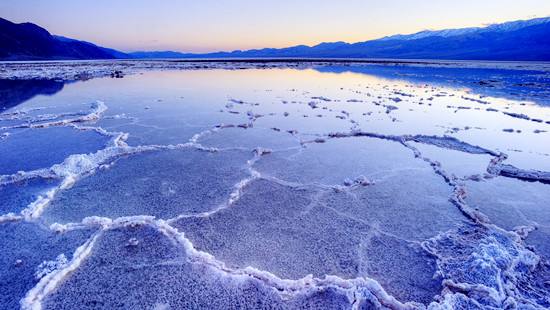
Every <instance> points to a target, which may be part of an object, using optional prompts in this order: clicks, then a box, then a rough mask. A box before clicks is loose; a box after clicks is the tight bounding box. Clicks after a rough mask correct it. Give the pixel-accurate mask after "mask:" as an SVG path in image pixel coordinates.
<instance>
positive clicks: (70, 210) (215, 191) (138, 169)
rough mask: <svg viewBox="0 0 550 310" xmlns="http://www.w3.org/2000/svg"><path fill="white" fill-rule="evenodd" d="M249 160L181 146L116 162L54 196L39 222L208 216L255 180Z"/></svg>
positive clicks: (244, 154)
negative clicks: (93, 217) (245, 185)
mask: <svg viewBox="0 0 550 310" xmlns="http://www.w3.org/2000/svg"><path fill="white" fill-rule="evenodd" d="M253 156H254V158H256V157H258V156H260V155H253V154H252V152H250V151H248V152H247V151H240V150H218V151H214V152H212V151H204V150H200V149H196V148H193V147H186V148H179V149H174V150H169V149H166V150H162V151H159V152H148V153H147V154H135V155H133V156H131V157H129V158H121V159H118V160H117V161H116V162H115V163H114V164H113V165H111V166H110V167H109V169H105V170H102V171H98V172H96V173H95V174H94V175H91V176H87V177H86V178H82V179H81V180H80V181H79V182H78V183H77V184H75V185H74V186H73V187H72V188H70V189H67V190H64V191H63V192H61V193H59V194H58V195H56V197H55V199H53V200H52V201H51V202H50V203H49V206H48V208H47V209H46V211H45V212H44V214H43V216H42V217H41V218H42V220H44V221H46V222H48V223H53V222H59V223H64V222H74V221H80V220H81V219H82V218H83V217H86V216H92V215H96V216H107V217H111V218H112V217H121V216H131V215H140V214H149V215H152V216H156V217H158V218H164V219H167V218H173V217H175V216H178V215H181V214H197V213H204V212H210V211H211V210H212V209H216V208H221V207H224V206H225V205H226V204H228V203H229V204H230V203H231V200H232V199H235V197H234V196H236V195H237V196H238V191H239V187H240V186H242V185H241V183H243V182H244V183H246V180H248V179H250V178H253V177H254V176H253V174H252V173H253V172H252V171H249V170H250V168H249V166H250V164H248V165H245V164H244V163H246V162H247V161H249V162H251V161H253V160H255V159H253V160H251V158H252V157H253ZM143 167H148V168H147V169H143ZM227 197H229V202H226V200H227Z"/></svg>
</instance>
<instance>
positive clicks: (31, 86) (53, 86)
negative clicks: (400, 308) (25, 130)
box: [0, 80, 64, 112]
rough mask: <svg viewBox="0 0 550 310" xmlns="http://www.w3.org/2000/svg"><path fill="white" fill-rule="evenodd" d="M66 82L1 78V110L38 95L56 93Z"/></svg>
mask: <svg viewBox="0 0 550 310" xmlns="http://www.w3.org/2000/svg"><path fill="white" fill-rule="evenodd" d="M63 86H64V83H63V82H59V81H53V80H0V112H2V111H5V110H7V109H10V108H13V107H15V106H18V105H20V104H21V103H23V102H25V101H27V100H30V99H32V98H33V97H35V96H37V95H48V96H51V95H54V94H56V93H58V92H59V91H61V90H62V89H63Z"/></svg>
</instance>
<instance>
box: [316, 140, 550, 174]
mask: <svg viewBox="0 0 550 310" xmlns="http://www.w3.org/2000/svg"><path fill="white" fill-rule="evenodd" d="M327 137H329V138H348V137H372V138H379V139H386V140H392V141H397V142H401V143H404V142H406V141H415V142H419V143H425V144H430V145H434V146H437V147H441V148H447V149H451V150H456V151H461V152H466V153H470V154H488V155H491V156H495V159H496V160H493V161H492V162H491V163H490V165H489V167H488V168H487V172H488V173H489V174H492V175H501V176H504V177H509V178H516V179H522V180H527V181H539V182H542V183H550V172H547V171H539V170H533V169H521V168H517V167H514V166H512V165H509V164H505V163H503V161H504V160H506V158H507V155H506V154H504V153H498V152H495V151H492V150H489V149H485V148H483V147H480V146H476V145H471V144H469V143H466V142H463V141H460V140H458V139H456V138H454V137H450V136H443V137H440V136H424V135H416V136H411V135H402V136H395V135H385V134H378V133H370V132H364V131H353V132H334V133H329V134H328V135H327Z"/></svg>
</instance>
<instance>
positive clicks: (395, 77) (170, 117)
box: [0, 62, 550, 309]
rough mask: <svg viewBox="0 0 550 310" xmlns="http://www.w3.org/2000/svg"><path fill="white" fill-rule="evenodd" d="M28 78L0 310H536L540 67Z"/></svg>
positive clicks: (11, 183)
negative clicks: (478, 309)
mask: <svg viewBox="0 0 550 310" xmlns="http://www.w3.org/2000/svg"><path fill="white" fill-rule="evenodd" d="M21 66H23V65H21ZM28 66H29V65H28V64H26V65H25V68H23V67H21V69H20V70H19V69H18V67H17V65H13V64H12V65H10V66H8V67H6V68H4V69H3V72H2V76H3V77H6V78H10V79H5V80H0V94H1V96H2V97H1V101H0V248H1V249H2V251H0V290H1V291H2V294H1V295H0V308H2V309H13V308H18V307H22V308H25V309H38V308H40V307H42V308H43V309H62V308H67V309H74V308H75V307H76V308H79V309H86V308H89V309H97V308H108V309H112V308H128V309H138V308H139V309H141V308H143V309H182V308H193V309H195V308H204V309H241V308H251V309H253V308H270V309H271V308H277V309H278V308H286V309H333V308H334V309H378V308H382V309H384V308H389V309H423V308H432V309H449V308H461V309H476V308H490V309H493V308H514V307H517V308H529V307H531V308H540V309H543V308H547V307H550V297H549V296H550V172H549V171H550V132H549V131H550V76H549V74H548V70H546V69H542V67H541V69H540V70H537V67H536V66H533V65H530V66H529V68H528V69H522V68H521V66H519V67H515V68H514V69H502V68H487V67H483V66H481V67H480V66H477V67H476V66H473V67H470V66H464V65H463V64H462V65H461V66H457V67H451V68H448V67H445V66H435V67H434V66H431V65H423V66H408V65H406V66H403V65H399V66H397V65H368V64H363V65H360V64H342V63H315V64H308V65H303V64H302V65H297V66H292V65H289V64H288V63H285V65H277V64H274V65H270V66H266V65H250V64H248V65H247V64H243V65H242V67H239V66H237V65H235V64H232V65H231V66H229V65H228V66H227V67H224V65H220V64H217V65H215V66H203V65H196V66H190V65H188V66H186V67H185V68H173V67H172V65H170V66H168V65H167V66H166V67H162V66H159V65H158V64H156V65H154V66H153V65H151V68H148V67H147V66H146V65H143V66H142V67H143V68H141V67H140V68H139V69H135V68H134V69H132V70H130V69H131V68H126V67H125V69H126V70H128V73H130V74H128V75H126V76H125V77H124V78H111V77H109V76H107V77H104V75H105V74H103V73H105V72H109V71H108V70H110V69H109V68H111V67H112V68H115V67H116V68H118V67H117V66H120V64H117V63H116V62H114V63H112V64H111V65H109V64H108V63H107V64H106V63H101V62H98V63H85V64H79V63H61V64H59V66H58V67H59V68H58V71H59V72H61V73H63V74H61V75H58V76H55V74H54V75H53V76H52V73H51V72H49V71H47V72H46V71H41V70H40V68H41V65H40V64H35V65H34V67H32V70H34V71H32V70H30V69H29V67H28ZM94 66H95V67H94ZM94 68H95V69H96V71H94ZM98 68H100V69H98ZM10 70H11V71H10ZM25 70H26V71H25ZM67 70H76V71H78V70H83V72H80V73H78V72H77V73H75V74H74V76H75V77H78V80H76V81H75V80H74V78H71V76H70V75H68V74H66V72H67ZM101 70H103V71H101ZM105 70H107V71H105ZM22 72H30V73H29V74H28V75H27V76H26V75H25V74H23V73H22ZM71 72H72V71H71ZM123 72H124V71H123ZM71 74H72V73H71ZM45 77H48V78H54V79H44V78H45ZM83 77H89V78H91V77H95V78H91V79H89V80H82V79H83Z"/></svg>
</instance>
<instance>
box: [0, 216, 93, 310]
mask: <svg viewBox="0 0 550 310" xmlns="http://www.w3.org/2000/svg"><path fill="white" fill-rule="evenodd" d="M92 233H93V229H89V228H82V229H75V230H72V231H70V232H66V233H55V232H53V231H51V230H49V229H47V228H44V227H42V226H40V225H37V224H36V223H28V222H23V221H19V220H18V221H13V222H4V223H1V224H0V247H1V248H2V251H1V252H0V291H1V292H2V294H0V305H2V308H3V309H17V308H19V301H20V299H21V298H23V297H24V296H25V294H26V293H27V292H28V291H29V290H30V289H32V287H33V286H35V285H36V284H37V282H38V278H37V276H43V275H45V273H46V272H47V270H45V269H41V268H39V267H40V265H41V264H42V267H44V266H46V265H50V267H54V266H53V265H52V264H49V263H48V262H50V261H52V260H55V259H56V257H59V256H60V255H63V256H66V257H69V258H70V257H71V256H70V255H71V254H72V252H73V251H74V249H75V248H77V247H78V246H79V245H81V244H82V243H83V242H85V241H86V240H87V239H88V238H89V237H90V236H91V235H92ZM59 267H61V266H59ZM49 271H53V270H52V269H49Z"/></svg>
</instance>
